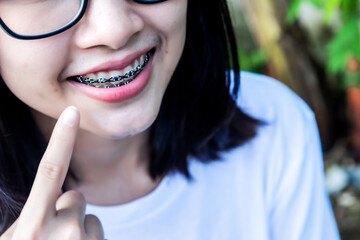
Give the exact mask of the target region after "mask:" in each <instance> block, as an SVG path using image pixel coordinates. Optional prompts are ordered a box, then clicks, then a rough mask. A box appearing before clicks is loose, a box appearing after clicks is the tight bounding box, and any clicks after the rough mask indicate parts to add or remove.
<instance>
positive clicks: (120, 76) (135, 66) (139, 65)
mask: <svg viewBox="0 0 360 240" xmlns="http://www.w3.org/2000/svg"><path fill="white" fill-rule="evenodd" d="M149 57H150V52H148V53H146V54H144V55H141V56H140V57H139V58H137V59H136V60H135V61H134V62H133V63H132V64H131V65H129V66H127V67H125V68H124V69H122V70H116V71H111V72H97V73H90V74H86V75H80V76H75V77H74V78H73V80H75V81H77V82H79V83H83V84H86V85H88V86H92V87H95V88H116V87H121V86H124V85H126V84H128V83H130V82H132V81H133V80H134V79H135V78H136V77H137V76H138V75H139V74H140V72H141V71H142V70H143V69H144V68H145V66H146V65H147V63H148V62H149Z"/></svg>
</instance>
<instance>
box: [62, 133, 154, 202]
mask: <svg viewBox="0 0 360 240" xmlns="http://www.w3.org/2000/svg"><path fill="white" fill-rule="evenodd" d="M149 155H150V154H149V146H148V130H147V131H145V132H143V133H140V134H138V135H135V136H132V137H129V138H126V139H121V140H109V139H103V138H99V137H97V136H94V135H92V134H91V133H88V132H84V131H81V130H80V131H79V135H78V138H77V142H76V145H75V148H74V153H73V160H72V162H71V166H70V167H71V170H72V171H73V172H74V174H75V176H76V177H78V179H79V181H78V183H75V182H74V181H71V180H70V181H68V185H69V187H70V188H72V189H75V190H78V191H80V192H82V193H83V194H84V196H85V198H86V199H87V201H88V202H89V203H93V204H99V205H114V204H120V203H125V202H129V201H132V200H134V199H137V198H139V197H142V196H144V195H146V194H148V193H149V192H151V191H152V190H153V189H154V188H155V187H156V186H157V184H158V182H159V180H153V179H152V178H151V177H150V176H149V174H148V166H149ZM99 196H101V198H99Z"/></svg>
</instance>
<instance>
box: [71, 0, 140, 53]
mask: <svg viewBox="0 0 360 240" xmlns="http://www.w3.org/2000/svg"><path fill="white" fill-rule="evenodd" d="M143 27H144V21H143V19H142V18H141V16H140V15H139V14H138V13H137V12H136V10H135V9H134V3H132V2H129V1H125V0H120V1H119V0H91V1H89V6H88V9H87V12H86V13H85V16H84V17H83V19H82V20H81V21H80V23H79V25H78V27H77V30H76V34H75V43H76V44H77V46H78V47H80V48H92V47H95V46H105V47H107V48H110V49H114V50H115V49H119V48H121V47H123V46H125V45H126V44H127V43H128V42H129V40H130V39H132V38H133V37H134V36H135V35H136V34H137V33H139V32H140V31H141V30H142V29H143Z"/></svg>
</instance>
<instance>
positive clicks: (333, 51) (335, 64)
mask: <svg viewBox="0 0 360 240" xmlns="http://www.w3.org/2000/svg"><path fill="white" fill-rule="evenodd" d="M359 26H360V25H359V20H358V18H357V17H353V18H351V19H350V20H349V21H347V22H346V23H345V25H343V27H342V28H341V29H339V31H338V32H337V34H336V35H335V36H334V38H333V39H332V41H331V42H330V43H329V45H328V46H327V53H328V61H327V69H328V71H329V72H330V73H332V74H337V73H342V72H344V71H345V70H346V65H347V62H348V60H349V59H350V57H355V58H357V59H360V32H359Z"/></svg>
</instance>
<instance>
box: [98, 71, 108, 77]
mask: <svg viewBox="0 0 360 240" xmlns="http://www.w3.org/2000/svg"><path fill="white" fill-rule="evenodd" d="M97 78H107V74H106V73H105V72H98V73H97Z"/></svg>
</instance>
